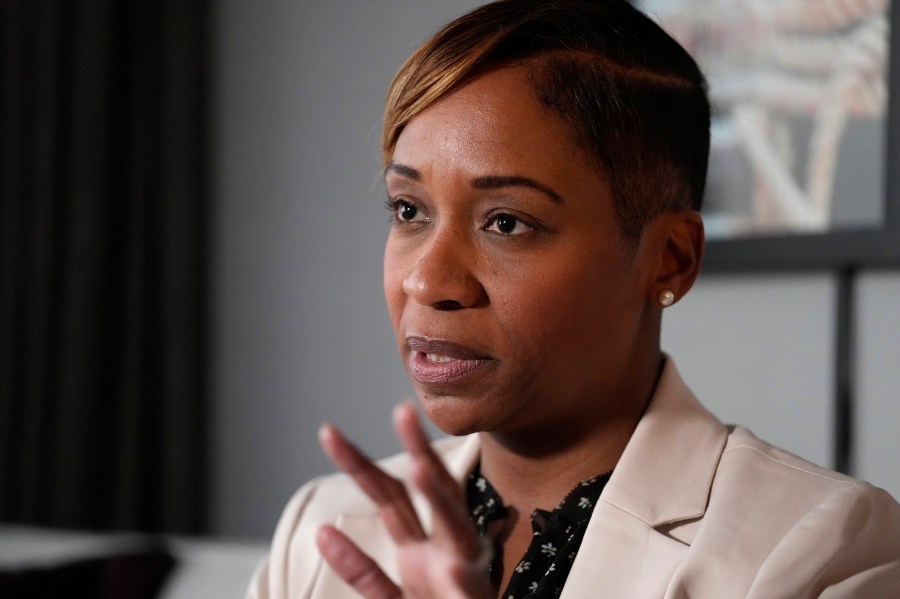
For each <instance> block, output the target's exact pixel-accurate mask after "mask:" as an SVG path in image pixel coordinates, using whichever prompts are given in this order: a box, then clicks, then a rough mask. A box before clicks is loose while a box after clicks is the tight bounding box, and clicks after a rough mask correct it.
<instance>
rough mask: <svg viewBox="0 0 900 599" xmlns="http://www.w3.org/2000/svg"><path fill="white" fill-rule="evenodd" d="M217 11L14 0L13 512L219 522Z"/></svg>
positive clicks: (8, 247) (6, 12) (8, 245)
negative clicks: (212, 363) (213, 312)
mask: <svg viewBox="0 0 900 599" xmlns="http://www.w3.org/2000/svg"><path fill="white" fill-rule="evenodd" d="M207 13H208V7H207V6H206V5H205V2H204V1H202V0H200V1H198V0H134V1H131V0H0V521H5V522H19V523H32V524H40V525H52V526H63V527H79V528H92V529H135V530H167V531H181V532H192V531H198V530H201V529H202V528H203V521H202V514H201V500H202V489H203V481H204V476H203V469H202V457H203V456H202V451H203V448H204V420H203V410H204V402H203V397H204V359H203V355H204V339H205V337H204V330H205V324H204V313H205V310H204V293H205V288H204V276H205V275H204V272H205V263H204V260H205V258H204V256H205V248H204V229H205V222H204V221H205V220H206V218H205V214H206V211H207V206H206V203H207V202H206V194H207V185H206V180H205V174H206V173H205V159H204V156H205V153H206V148H205V147H204V146H205V137H206V126H205V119H206V106H205V103H206V96H207V91H206V88H207V86H206V84H205V80H204V78H205V76H206V75H205V72H206V71H205V69H206V66H207V62H208V56H207V55H208V47H207V39H208V35H207V29H208V18H207Z"/></svg>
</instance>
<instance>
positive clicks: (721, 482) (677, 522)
mask: <svg viewBox="0 0 900 599" xmlns="http://www.w3.org/2000/svg"><path fill="white" fill-rule="evenodd" d="M436 447H437V449H438V451H439V453H440V454H441V455H442V456H443V459H444V460H445V462H446V464H447V467H448V468H449V470H450V472H451V473H452V474H453V475H454V476H455V477H457V478H458V479H459V480H460V481H462V480H463V479H464V477H465V476H466V475H467V474H468V472H469V471H470V470H471V468H472V467H473V466H474V464H475V462H476V461H477V459H478V452H479V448H478V436H477V435H472V436H469V437H463V438H457V439H450V440H445V441H441V442H438V443H437V444H436ZM408 464H409V462H408V459H407V458H406V456H405V455H399V456H395V457H394V458H391V459H388V460H386V461H384V462H382V465H383V466H384V468H385V469H386V470H387V471H389V472H391V473H392V474H393V475H395V476H397V477H399V478H400V479H401V480H406V472H407V467H408ZM412 496H413V502H414V504H415V507H416V509H417V510H418V512H419V514H420V517H421V518H422V520H423V522H424V523H425V525H426V527H427V526H428V523H429V520H430V514H429V509H428V506H427V504H426V503H425V501H424V500H423V498H422V497H421V496H420V495H418V494H417V493H415V492H413V493H412ZM326 522H327V523H331V524H334V525H335V526H337V527H338V528H339V529H341V530H342V531H344V532H345V533H346V534H347V535H348V536H349V537H350V538H351V539H353V540H354V541H356V543H358V544H359V546H360V547H361V548H362V549H363V550H364V551H366V552H367V553H368V554H369V555H370V556H371V557H372V558H374V559H375V560H376V561H377V562H378V563H379V564H380V565H381V567H382V568H383V569H384V571H385V572H386V573H387V574H388V575H389V576H391V577H392V578H394V579H395V580H397V579H398V576H397V568H396V564H395V559H394V558H395V548H394V545H393V543H392V541H391V539H390V537H389V536H388V534H387V532H386V530H385V529H384V528H383V526H382V525H381V523H380V521H379V520H378V517H377V515H376V513H375V511H374V510H373V508H372V504H371V502H370V501H369V500H368V498H366V497H365V496H364V495H363V494H362V493H361V492H360V491H358V490H357V489H356V487H355V486H354V485H353V483H352V482H351V481H350V480H349V478H347V477H346V476H344V475H340V474H338V475H331V476H327V477H324V478H320V479H317V480H313V481H312V482H310V483H308V484H307V485H305V486H304V487H303V488H301V489H300V490H299V491H298V492H297V493H296V495H295V496H294V497H293V498H292V499H291V501H290V503H289V504H288V505H287V507H286V509H285V510H284V513H283V515H282V517H281V520H280V521H279V524H278V527H277V529H276V531H275V537H274V541H273V544H272V550H271V554H270V555H269V557H268V558H267V559H266V560H265V561H264V562H263V563H262V564H261V565H260V567H259V568H258V569H257V572H256V573H255V575H254V578H253V580H252V581H251V585H250V589H249V590H248V592H247V597H248V598H252V599H288V598H290V599H299V598H307V597H308V598H315V599H343V598H348V599H349V598H351V597H357V595H356V594H355V593H354V591H353V590H352V589H351V588H350V587H348V586H347V585H346V584H345V583H344V582H343V581H342V580H340V579H339V578H338V577H337V576H336V575H335V574H334V573H333V572H332V571H331V569H330V568H329V567H328V566H327V564H325V563H324V562H323V560H322V558H321V556H320V555H319V552H318V550H317V548H316V546H315V540H314V537H315V532H316V530H317V529H318V527H319V526H320V525H321V524H323V523H326ZM594 597H597V598H602V599H618V598H622V599H624V598H657V597H661V598H666V599H676V598H679V599H681V598H689V597H690V598H703V599H727V598H731V597H734V598H738V597H740V598H754V599H779V598H789V597H790V598H796V597H823V598H825V597H827V598H835V597H863V598H900V506H898V504H897V503H896V502H895V501H894V500H893V499H892V498H891V496H890V495H889V494H887V493H886V492H885V491H883V490H881V489H878V488H876V487H873V486H871V485H869V484H867V483H864V482H860V481H857V480H854V479H851V478H848V477H846V476H843V475H841V474H837V473H835V472H832V471H829V470H826V469H824V468H820V467H818V466H815V465H813V464H810V463H808V462H806V461H804V460H802V459H800V458H798V457H796V456H794V455H792V454H790V453H787V452H785V451H783V450H781V449H778V448H776V447H773V446H771V445H769V444H767V443H765V442H763V441H760V440H759V439H757V438H756V437H754V436H753V434H752V433H750V432H749V431H747V430H745V429H742V428H739V427H726V426H725V425H723V424H721V423H720V422H719V421H718V420H717V419H716V418H715V417H714V416H712V415H711V414H710V413H709V412H707V411H706V410H705V409H704V408H703V407H702V406H701V405H700V404H699V403H698V402H697V400H696V399H695V398H694V396H693V394H692V393H691V391H690V390H689V389H688V388H687V387H686V386H685V384H684V383H683V382H682V380H681V377H680V376H679V374H678V372H677V371H676V369H675V366H674V364H673V363H672V362H671V360H668V361H667V364H666V366H665V368H664V370H663V374H662V376H661V379H660V383H659V385H658V387H657V390H656V392H655V393H654V396H653V398H652V400H651V403H650V405H649V406H648V409H647V412H646V413H645V415H644V417H643V418H642V419H641V421H640V423H639V424H638V426H637V429H636V430H635V432H634V435H633V436H632V438H631V440H630V441H629V443H628V446H627V447H626V448H625V452H624V453H623V454H622V457H621V459H620V460H619V463H618V464H617V466H616V469H615V471H614V472H613V475H612V477H611V478H610V480H609V482H608V483H607V485H606V488H605V489H604V490H603V493H602V495H601V496H600V501H599V502H598V504H597V506H596V508H595V509H594V513H593V515H592V516H591V520H590V522H589V524H588V527H587V530H586V532H585V536H584V541H583V542H582V545H581V548H580V550H579V552H578V556H577V557H576V559H575V563H574V564H573V566H572V571H571V573H570V574H569V577H568V579H567V581H566V585H565V587H564V588H563V592H562V599H582V598H594Z"/></svg>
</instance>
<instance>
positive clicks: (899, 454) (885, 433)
mask: <svg viewBox="0 0 900 599" xmlns="http://www.w3.org/2000/svg"><path fill="white" fill-rule="evenodd" d="M857 307H858V310H859V316H858V329H857V331H858V337H857V394H856V405H857V412H856V423H855V424H856V427H855V430H856V435H855V438H856V473H857V474H858V475H859V476H860V477H861V478H864V479H866V480H868V481H870V482H872V483H873V484H876V485H878V486H879V487H883V488H885V489H887V490H888V491H890V492H891V494H892V495H894V497H900V274H898V273H896V272H894V273H872V274H866V275H863V276H861V277H860V278H859V284H858V287H857Z"/></svg>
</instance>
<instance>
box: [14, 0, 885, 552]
mask: <svg viewBox="0 0 900 599" xmlns="http://www.w3.org/2000/svg"><path fill="white" fill-rule="evenodd" d="M477 4H480V2H477V1H465V0H452V1H451V0H378V1H362V0H360V1H352V2H351V1H341V2H306V1H288V0H257V1H255V2H248V1H246V0H217V1H214V0H204V1H197V0H168V1H160V2H150V1H141V0H135V1H133V2H114V1H112V0H109V1H106V2H104V1H100V0H97V1H90V0H82V1H80V2H76V1H73V2H61V1H56V2H54V1H51V0H11V1H8V2H3V3H0V19H2V23H0V52H2V63H0V201H2V205H0V210H2V212H0V252H2V253H0V285H2V287H0V522H4V523H7V524H19V525H21V524H28V525H34V526H38V527H47V528H54V529H55V528H67V529H73V528H74V529H81V530H84V529H94V530H143V531H163V532H169V533H179V534H196V533H201V534H204V535H210V536H214V537H217V538H223V539H241V540H250V541H254V542H258V543H259V544H260V546H262V543H264V542H265V540H266V539H267V538H268V537H270V535H271V533H272V531H273V529H274V526H275V523H276V520H277V517H278V515H279V513H280V510H281V508H282V507H283V506H284V504H285V502H286V501H287V500H288V498H289V497H290V495H291V493H292V492H293V491H294V490H295V489H296V488H297V487H298V486H299V485H300V484H302V483H303V482H304V481H306V480H308V479H309V478H311V477H313V476H316V475H319V474H323V473H326V472H328V471H330V470H331V468H330V466H329V464H328V463H327V461H326V460H325V458H324V457H323V456H322V455H321V453H320V451H319V449H318V446H317V442H316V430H317V428H318V427H319V425H320V423H321V422H323V421H326V420H327V421H330V422H333V423H335V424H337V425H339V426H341V427H342V428H343V429H344V430H345V431H346V432H347V433H348V434H349V435H350V436H351V437H352V438H355V439H357V440H358V441H359V444H360V445H361V446H362V447H363V448H364V449H366V450H367V451H368V452H369V453H371V454H372V455H375V456H385V455H388V454H391V453H394V452H395V451H396V450H397V444H396V442H395V440H394V438H393V435H392V432H391V425H390V416H389V414H390V408H391V406H392V405H393V404H394V403H396V402H397V401H398V400H400V399H402V398H404V397H406V396H409V395H410V393H411V390H410V387H409V385H408V383H407V381H406V378H405V376H404V374H403V371H402V368H401V365H400V362H399V360H398V358H397V355H396V349H395V345H394V341H393V336H392V333H391V330H390V327H389V324H388V319H387V311H386V308H385V306H384V301H383V298H382V293H381V251H382V245H383V242H384V238H385V235H386V233H387V222H388V214H387V212H386V211H385V209H384V208H383V193H382V188H381V182H380V169H381V163H380V157H379V150H378V138H379V130H380V123H381V111H382V103H383V99H384V94H385V90H386V87H387V84H388V82H389V80H390V78H391V76H392V75H393V73H394V71H395V70H396V68H397V67H398V66H399V65H400V63H401V62H402V61H403V60H404V59H405V57H406V56H407V55H408V54H409V53H410V52H411V51H412V50H413V49H414V48H415V47H416V46H417V45H418V43H419V42H420V41H422V40H423V39H424V38H426V37H427V36H428V35H429V34H430V33H431V32H432V31H434V30H435V29H436V28H437V27H439V26H440V25H442V24H443V23H445V22H446V21H448V20H449V19H450V18H452V17H454V16H457V15H459V14H461V13H462V12H465V11H466V10H467V9H469V8H471V7H474V6H476V5H477ZM893 104H896V103H895V102H893ZM895 175H896V173H895ZM838 276H839V275H838V273H833V272H829V271H827V270H820V271H813V272H793V273H779V274H771V275H767V274H752V275H751V274H745V275H737V274H732V275H724V274H720V273H715V274H712V273H707V274H705V275H703V276H702V277H701V280H700V282H699V283H698V284H697V286H696V287H695V289H694V291H693V292H692V293H691V294H689V295H688V296H687V297H686V298H685V299H684V300H683V301H682V302H680V303H679V304H678V305H676V306H675V307H673V308H672V309H670V310H668V311H667V313H666V319H665V322H664V338H663V344H664V348H665V350H666V351H668V352H669V353H670V354H672V355H673V356H674V357H675V358H676V360H677V363H678V365H679V368H680V369H681V371H682V374H683V375H684V376H685V378H686V380H687V381H688V383H689V384H690V385H691V386H692V388H693V389H694V391H695V392H696V393H697V395H698V396H699V397H700V399H701V401H703V402H704V403H705V404H706V405H707V406H708V407H709V408H711V409H712V410H713V411H714V412H715V413H717V414H718V415H719V416H720V418H721V419H723V420H724V421H726V422H738V423H741V424H744V425H747V426H749V427H750V428H751V429H753V430H754V431H755V432H756V433H757V435H759V436H761V437H763V438H765V439H767V440H769V441H771V442H774V443H776V444H778V445H781V446H783V447H785V448H787V449H789V450H790V451H793V452H795V453H797V454H799V455H801V456H803V457H805V458H807V459H809V460H812V461H814V462H817V463H820V464H823V465H826V466H833V465H834V460H835V452H834V445H835V434H836V433H835V420H836V416H835V413H834V404H835V402H834V396H835V370H834V369H835V363H836V355H837V352H838V348H837V347H836V345H835V333H834V332H835V321H836V319H837V316H838V315H837V306H838V302H837V300H838ZM853 294H854V298H855V302H854V312H853V316H854V323H855V326H854V329H853V336H852V343H853V348H852V349H853V363H854V364H855V366H856V368H855V370H854V376H853V380H852V381H851V384H852V392H853V397H854V406H855V412H854V415H853V421H852V430H853V433H854V435H853V439H854V446H853V449H854V451H853V454H852V461H851V462H850V464H849V467H850V470H851V472H852V473H853V474H855V475H856V476H859V477H862V478H866V479H869V480H870V481H872V482H873V483H875V484H877V485H879V486H882V487H885V488H886V489H888V490H889V491H890V492H892V493H893V494H894V495H895V496H898V495H900V469H898V468H897V466H896V456H898V455H900V435H898V434H897V432H896V431H898V430H900V406H898V399H897V397H898V392H897V390H898V389H900V369H898V368H897V366H896V364H897V356H898V353H900V352H898V349H900V347H898V345H900V342H898V339H900V270H890V269H879V270H863V271H861V272H859V273H858V275H857V276H856V277H855V280H854V287H853ZM0 534H2V533H0Z"/></svg>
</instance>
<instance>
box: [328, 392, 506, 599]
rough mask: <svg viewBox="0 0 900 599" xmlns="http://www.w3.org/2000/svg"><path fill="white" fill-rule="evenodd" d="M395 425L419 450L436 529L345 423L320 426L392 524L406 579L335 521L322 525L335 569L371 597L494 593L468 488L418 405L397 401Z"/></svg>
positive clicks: (475, 598)
mask: <svg viewBox="0 0 900 599" xmlns="http://www.w3.org/2000/svg"><path fill="white" fill-rule="evenodd" d="M394 427H395V429H396V432H397V437H398V438H399V439H400V442H401V443H402V444H403V446H404V448H405V449H406V450H407V451H408V452H409V454H410V456H411V457H412V467H411V474H410V476H411V479H412V482H413V484H414V485H415V486H416V487H417V488H418V489H419V490H421V491H422V494H423V495H424V496H425V497H426V499H427V500H428V502H429V503H430V504H431V509H432V531H431V534H430V536H429V535H427V534H426V533H425V530H424V528H423V527H422V524H421V522H420V521H419V518H418V516H417V515H416V513H415V510H414V509H413V506H412V502H411V501H410V498H409V495H408V494H407V492H406V489H405V487H404V486H403V484H402V483H401V482H400V481H399V480H397V479H395V478H393V477H391V476H389V475H388V474H386V473H385V472H384V471H382V470H381V469H380V468H379V467H378V466H376V465H375V464H374V463H373V462H372V460H371V459H369V458H368V457H367V456H365V455H364V454H363V453H362V452H360V451H359V450H358V449H357V448H356V447H354V445H353V444H352V443H350V442H349V441H347V439H345V438H344V437H343V435H341V434H340V433H339V432H338V431H337V429H335V428H333V427H331V426H327V425H326V426H323V427H322V429H321V430H320V432H319V439H320V442H321V444H322V448H323V449H324V450H325V453H326V454H327V455H328V457H329V458H331V460H332V462H334V464H335V465H336V466H337V467H338V468H340V469H341V470H343V471H344V472H346V473H347V474H349V475H350V476H351V477H352V478H353V481H354V482H355V483H356V484H357V485H358V486H359V488H360V489H362V490H363V491H364V492H365V493H366V494H367V495H368V496H369V497H370V498H371V499H372V501H374V502H375V504H376V506H377V508H378V514H379V516H380V518H381V520H382V522H383V523H384V525H385V528H387V530H388V532H389V533H390V535H391V537H392V538H393V540H394V542H395V543H397V548H398V551H397V560H398V562H399V563H398V569H399V572H400V578H401V581H400V585H399V586H398V585H397V584H395V583H394V582H393V581H392V580H391V579H390V578H389V577H388V576H387V575H386V574H385V573H384V572H382V571H381V569H380V568H379V567H378V565H377V564H376V563H375V562H374V561H373V560H372V559H370V558H369V557H368V556H367V555H365V554H364V553H363V552H362V551H361V550H360V549H359V548H358V547H357V546H356V545H355V544H354V543H353V541H351V540H350V539H349V538H347V537H346V536H345V535H344V534H343V533H341V532H340V531H338V530H337V529H336V528H334V527H333V526H323V527H322V528H320V529H319V532H318V535H317V537H316V542H317V544H318V546H319V551H321V552H322V556H323V557H324V558H325V560H326V561H327V562H328V564H329V565H330V566H331V568H332V569H333V570H334V571H335V573H337V574H338V576H340V577H341V578H343V579H344V580H345V581H346V582H347V583H348V584H349V585H351V586H352V587H353V588H355V589H356V590H357V592H359V594H360V595H362V596H363V597H365V598H366V599H394V598H401V597H402V598H409V599H420V598H421V599H424V598H440V599H464V598H465V599H482V598H488V597H493V596H494V591H493V589H492V588H491V585H490V583H489V581H488V576H487V566H488V564H489V563H490V545H486V544H485V543H484V542H483V540H481V539H479V537H478V536H477V535H476V534H475V530H474V528H473V526H472V523H471V522H470V521H469V518H468V515H467V514H466V509H465V500H464V497H463V492H462V489H461V488H460V486H459V484H458V483H457V482H456V481H455V480H454V479H453V477H451V476H450V473H448V472H447V469H446V468H445V467H444V465H443V463H442V462H441V460H440V458H439V457H438V456H437V454H436V453H435V452H434V450H433V449H432V448H431V446H430V445H429V443H428V438H427V437H426V436H425V433H424V432H423V431H422V427H421V424H420V423H419V420H418V416H417V414H416V411H415V408H414V407H413V406H412V404H409V403H406V404H401V405H399V406H397V408H396V409H395V410H394Z"/></svg>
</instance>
